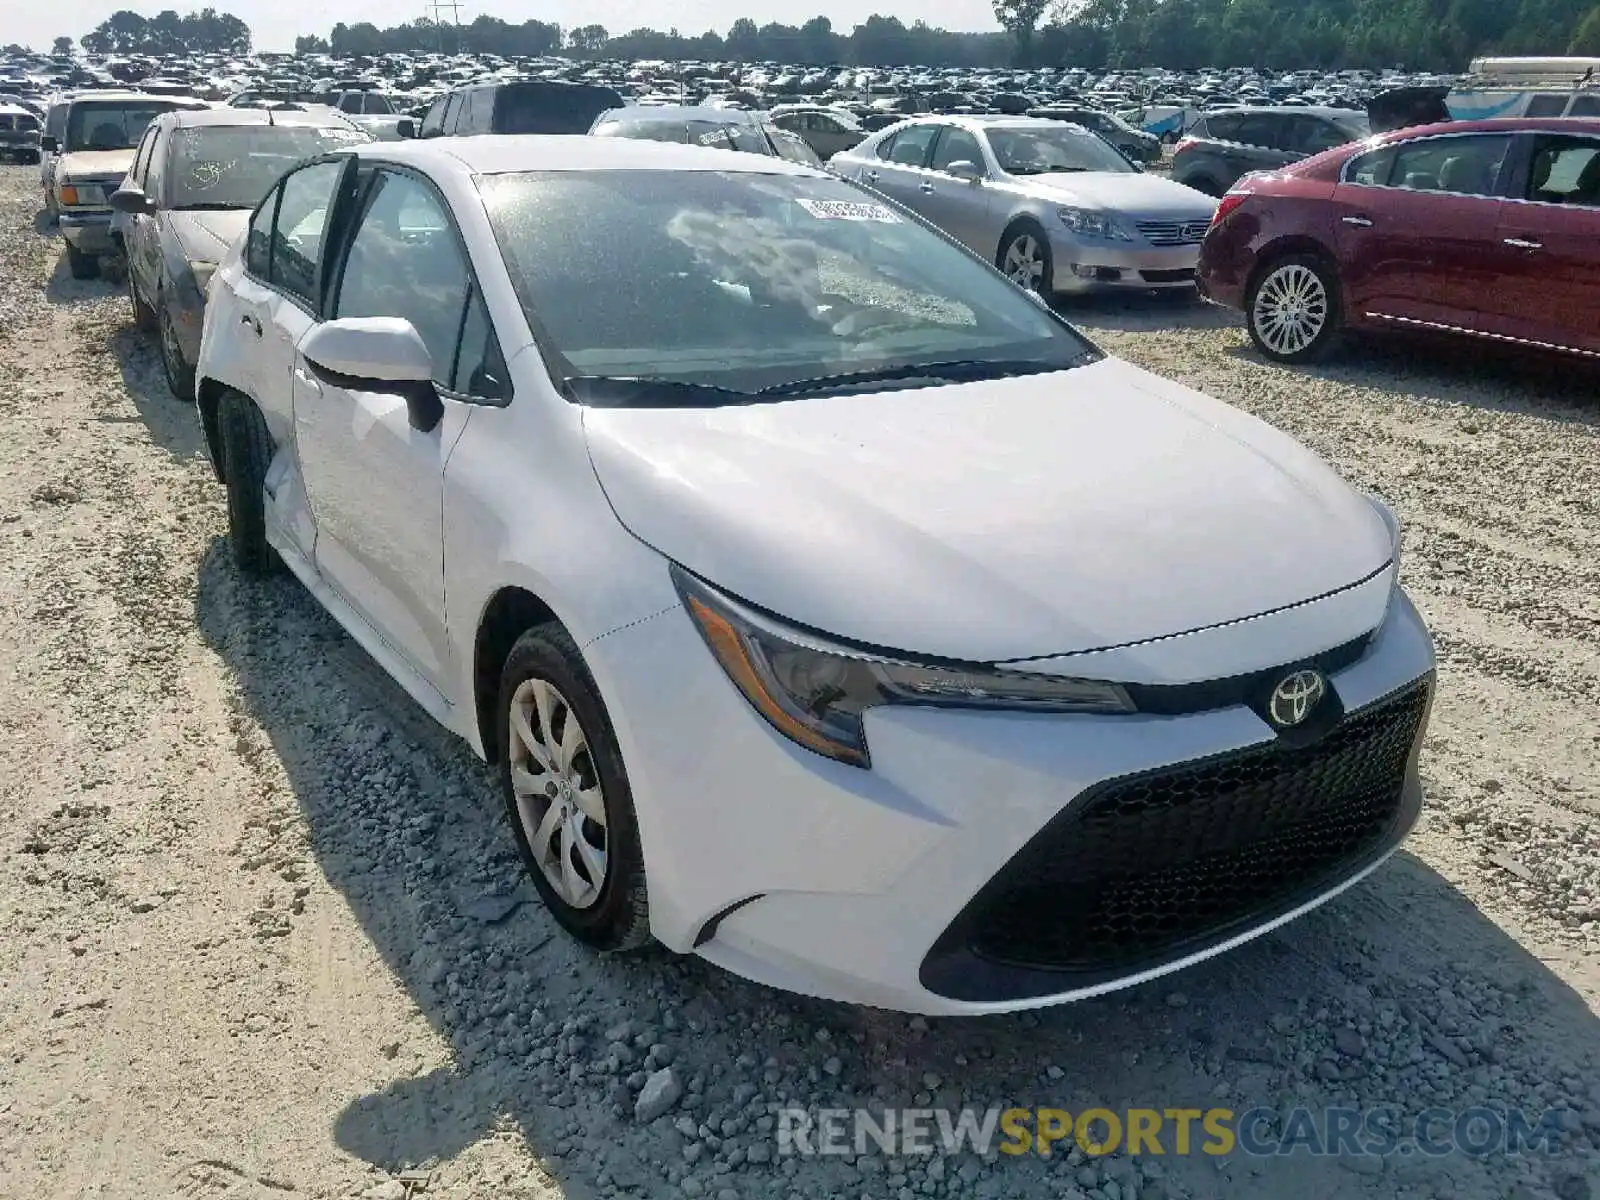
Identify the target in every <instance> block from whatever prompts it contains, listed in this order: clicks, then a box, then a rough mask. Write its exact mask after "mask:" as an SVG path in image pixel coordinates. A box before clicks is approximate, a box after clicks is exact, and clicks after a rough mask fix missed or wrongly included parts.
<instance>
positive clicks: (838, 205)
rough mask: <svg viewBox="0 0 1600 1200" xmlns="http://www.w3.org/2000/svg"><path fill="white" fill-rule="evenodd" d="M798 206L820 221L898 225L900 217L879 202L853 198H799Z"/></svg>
mask: <svg viewBox="0 0 1600 1200" xmlns="http://www.w3.org/2000/svg"><path fill="white" fill-rule="evenodd" d="M799 204H800V207H801V208H803V209H805V210H806V211H807V212H808V213H810V214H811V215H812V216H813V217H816V218H817V219H819V220H822V221H876V222H878V223H879V224H880V225H898V224H900V218H899V217H897V216H896V215H895V214H894V212H893V211H892V210H890V209H887V208H885V207H884V206H883V205H881V204H863V203H860V202H859V201H855V200H801V201H799Z"/></svg>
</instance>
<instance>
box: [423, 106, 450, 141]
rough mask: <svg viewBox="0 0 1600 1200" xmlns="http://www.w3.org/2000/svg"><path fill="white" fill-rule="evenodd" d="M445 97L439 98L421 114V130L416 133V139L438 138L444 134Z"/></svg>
mask: <svg viewBox="0 0 1600 1200" xmlns="http://www.w3.org/2000/svg"><path fill="white" fill-rule="evenodd" d="M446 99H447V97H445V96H440V97H439V98H438V99H437V100H435V101H434V102H433V103H432V104H430V105H429V106H428V111H427V112H426V113H424V114H423V117H422V128H421V129H419V130H418V131H417V136H418V137H438V136H439V135H440V134H441V133H443V132H444V106H445V101H446Z"/></svg>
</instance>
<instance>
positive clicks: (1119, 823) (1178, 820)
mask: <svg viewBox="0 0 1600 1200" xmlns="http://www.w3.org/2000/svg"><path fill="white" fill-rule="evenodd" d="M1427 702H1428V687H1427V685H1426V684H1422V685H1419V686H1417V687H1415V688H1413V689H1411V690H1409V691H1407V692H1405V693H1403V694H1401V695H1399V696H1397V697H1394V698H1392V699H1390V700H1388V701H1385V702H1383V703H1380V704H1379V705H1377V706H1374V707H1372V708H1369V709H1366V710H1363V711H1362V712H1359V713H1356V714H1353V715H1352V716H1350V717H1348V718H1347V719H1346V720H1345V721H1343V722H1342V723H1341V724H1339V725H1338V726H1337V727H1335V728H1334V729H1333V730H1331V731H1330V732H1329V733H1328V735H1327V736H1326V737H1324V738H1322V739H1321V740H1319V741H1317V742H1315V743H1313V744H1311V745H1305V746H1288V745H1285V744H1283V743H1274V744H1272V745H1269V746H1266V747H1261V748H1255V749H1251V750H1247V751H1243V752H1241V753H1238V754H1231V755H1227V756H1224V757H1220V758H1216V759H1210V760H1205V761H1202V762H1198V763H1190V764H1186V765H1184V766H1181V767H1177V768H1173V769H1168V770H1162V771H1156V772H1152V773H1150V774H1147V775H1141V776H1133V777H1129V778H1127V779H1123V780H1117V781H1113V782H1111V783H1109V784H1106V785H1102V786H1101V787H1099V788H1098V789H1096V790H1094V791H1093V792H1092V793H1090V794H1089V795H1087V796H1085V797H1084V798H1082V799H1081V800H1080V801H1079V802H1077V803H1076V804H1074V805H1072V806H1071V807H1070V808H1068V809H1067V810H1066V811H1065V812H1063V814H1062V816H1061V817H1060V818H1057V820H1056V821H1054V822H1052V823H1051V824H1050V825H1049V826H1047V827H1046V828H1045V829H1044V830H1043V831H1042V832H1041V833H1040V834H1039V835H1038V836H1037V837H1036V838H1035V839H1034V840H1033V841H1032V842H1030V843H1029V844H1028V845H1027V846H1026V847H1025V848H1024V849H1023V850H1022V851H1021V852H1020V853H1019V854H1018V855H1017V856H1016V858H1014V859H1013V860H1012V862H1011V863H1010V864H1008V865H1007V867H1006V868H1005V869H1004V870H1003V871H1002V872H1001V873H1000V875H999V876H997V877H996V879H995V880H994V882H993V883H991V884H990V885H989V887H988V888H986V889H985V890H984V892H983V893H982V894H980V896H979V897H978V900H977V902H976V909H975V911H973V910H969V912H971V913H972V916H973V918H974V919H973V920H972V923H971V925H970V926H969V927H968V930H969V931H968V935H967V936H968V941H969V945H970V947H971V949H972V950H973V951H974V952H975V953H976V954H977V955H978V956H979V957H981V958H984V959H987V960H990V961H993V962H997V963H1004V964H1007V965H1011V966H1017V967H1025V968H1042V969H1046V970H1053V971H1065V972H1092V973H1100V972H1104V971H1107V970H1122V971H1126V970H1131V969H1136V968H1137V967H1139V966H1140V965H1142V964H1150V963H1154V962H1157V961H1162V960H1170V959H1172V958H1174V957H1177V956H1179V955H1181V954H1182V953H1184V952H1185V951H1186V950H1187V949H1189V948H1190V947H1196V946H1198V945H1199V944H1200V943H1206V942H1215V941H1217V940H1220V939H1221V938H1223V937H1225V936H1227V934H1228V933H1230V932H1231V931H1234V930H1236V929H1240V928H1243V927H1246V926H1248V925H1250V924H1253V923H1256V922H1258V921H1259V920H1261V919H1263V918H1264V917H1266V916H1269V915H1271V914H1272V913H1273V912H1274V911H1277V910H1284V909H1286V907H1287V906H1291V905H1292V903H1293V902H1294V901H1296V900H1297V899H1298V898H1299V897H1300V896H1301V895H1302V894H1306V893H1310V892H1313V891H1316V890H1319V889H1321V888H1325V887H1327V886H1331V885H1332V884H1333V883H1334V882H1336V881H1337V880H1338V879H1339V878H1340V877H1341V876H1342V875H1343V874H1344V873H1346V872H1348V871H1349V869H1350V868H1351V867H1352V866H1353V865H1354V864H1356V863H1358V862H1359V861H1360V860H1362V859H1363V858H1365V857H1366V856H1367V855H1369V854H1370V853H1372V852H1373V851H1374V850H1375V849H1376V848H1378V846H1379V845H1380V844H1381V843H1383V842H1384V841H1385V840H1386V839H1387V837H1388V836H1389V834H1390V831H1391V829H1392V828H1393V827H1394V824H1395V822H1396V820H1397V819H1398V817H1399V815H1400V809H1401V797H1402V792H1403V789H1404V785H1405V779H1406V771H1407V765H1408V762H1409V760H1410V756H1411V753H1412V748H1413V745H1414V743H1415V741H1416V738H1417V733H1418V729H1419V726H1420V725H1421V722H1422V720H1423V717H1424V715H1425V713H1426V710H1427Z"/></svg>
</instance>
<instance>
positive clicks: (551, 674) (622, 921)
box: [499, 623, 650, 950]
mask: <svg viewBox="0 0 1600 1200" xmlns="http://www.w3.org/2000/svg"><path fill="white" fill-rule="evenodd" d="M499 735H500V746H501V748H502V750H503V753H502V754H501V756H500V789H501V792H502V794H503V796H504V798H505V803H506V811H507V813H508V814H509V815H510V818H511V829H512V833H513V835H514V836H515V837H516V841H517V848H518V849H519V850H520V851H521V852H522V860H523V863H524V865H525V866H526V867H527V870H528V874H529V875H530V876H531V877H532V879H533V884H534V887H535V888H537V889H538V892H539V895H540V897H541V898H542V899H543V900H544V903H545V906H546V907H547V908H549V910H550V912H551V915H552V916H554V917H555V919H556V921H557V922H558V923H559V924H560V925H561V927H562V928H563V929H565V930H566V931H567V932H568V933H570V934H572V935H573V936H574V937H576V938H578V939H579V940H580V941H583V942H587V943H588V944H589V945H591V946H593V947H595V948H596V949H599V950H635V949H638V948H639V947H641V946H643V945H645V944H646V943H647V942H649V940H650V908H649V904H648V901H647V899H646V893H645V872H644V854H643V851H642V849H641V847H640V842H639V829H638V823H637V821H636V820H635V817H634V812H633V795H632V792H631V791H630V789H629V787H628V775H627V772H626V771H625V770H624V769H623V765H622V752H621V750H620V749H619V747H618V746H617V738H616V734H615V733H614V732H613V731H612V728H611V721H610V719H609V717H607V715H606V710H605V705H604V704H603V703H602V702H601V699H600V694H599V692H598V690H597V689H596V688H595V685H594V681H593V679H591V678H590V675H589V671H588V668H587V667H586V666H585V665H584V662H583V659H582V657H581V656H580V655H579V653H578V647H577V646H576V645H575V644H574V643H573V641H572V638H571V637H570V636H569V635H568V633H567V631H566V630H565V629H563V628H562V627H561V626H560V625H558V624H554V623H551V624H546V625H539V626H536V627H535V628H533V629H530V630H528V631H527V632H526V633H524V634H523V635H522V636H521V637H520V638H518V639H517V642H516V645H514V646H513V647H512V648H511V653H510V654H509V655H508V656H507V658H506V663H505V667H504V669H503V670H502V671H501V675H500V712H499Z"/></svg>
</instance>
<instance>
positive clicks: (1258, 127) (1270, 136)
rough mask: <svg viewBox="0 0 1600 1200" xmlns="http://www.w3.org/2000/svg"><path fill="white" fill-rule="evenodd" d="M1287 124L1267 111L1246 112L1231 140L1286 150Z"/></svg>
mask: <svg viewBox="0 0 1600 1200" xmlns="http://www.w3.org/2000/svg"><path fill="white" fill-rule="evenodd" d="M1288 132H1289V125H1288V122H1286V121H1280V120H1277V119H1275V118H1274V117H1273V116H1272V115H1271V114H1269V113H1246V114H1245V115H1244V116H1242V117H1240V118H1239V126H1238V129H1237V130H1236V131H1235V132H1234V135H1233V138H1232V139H1231V140H1233V141H1235V142H1242V143H1243V144H1244V145H1246V146H1259V147H1261V148H1262V149H1266V150H1287V149H1288V148H1289V143H1288Z"/></svg>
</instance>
